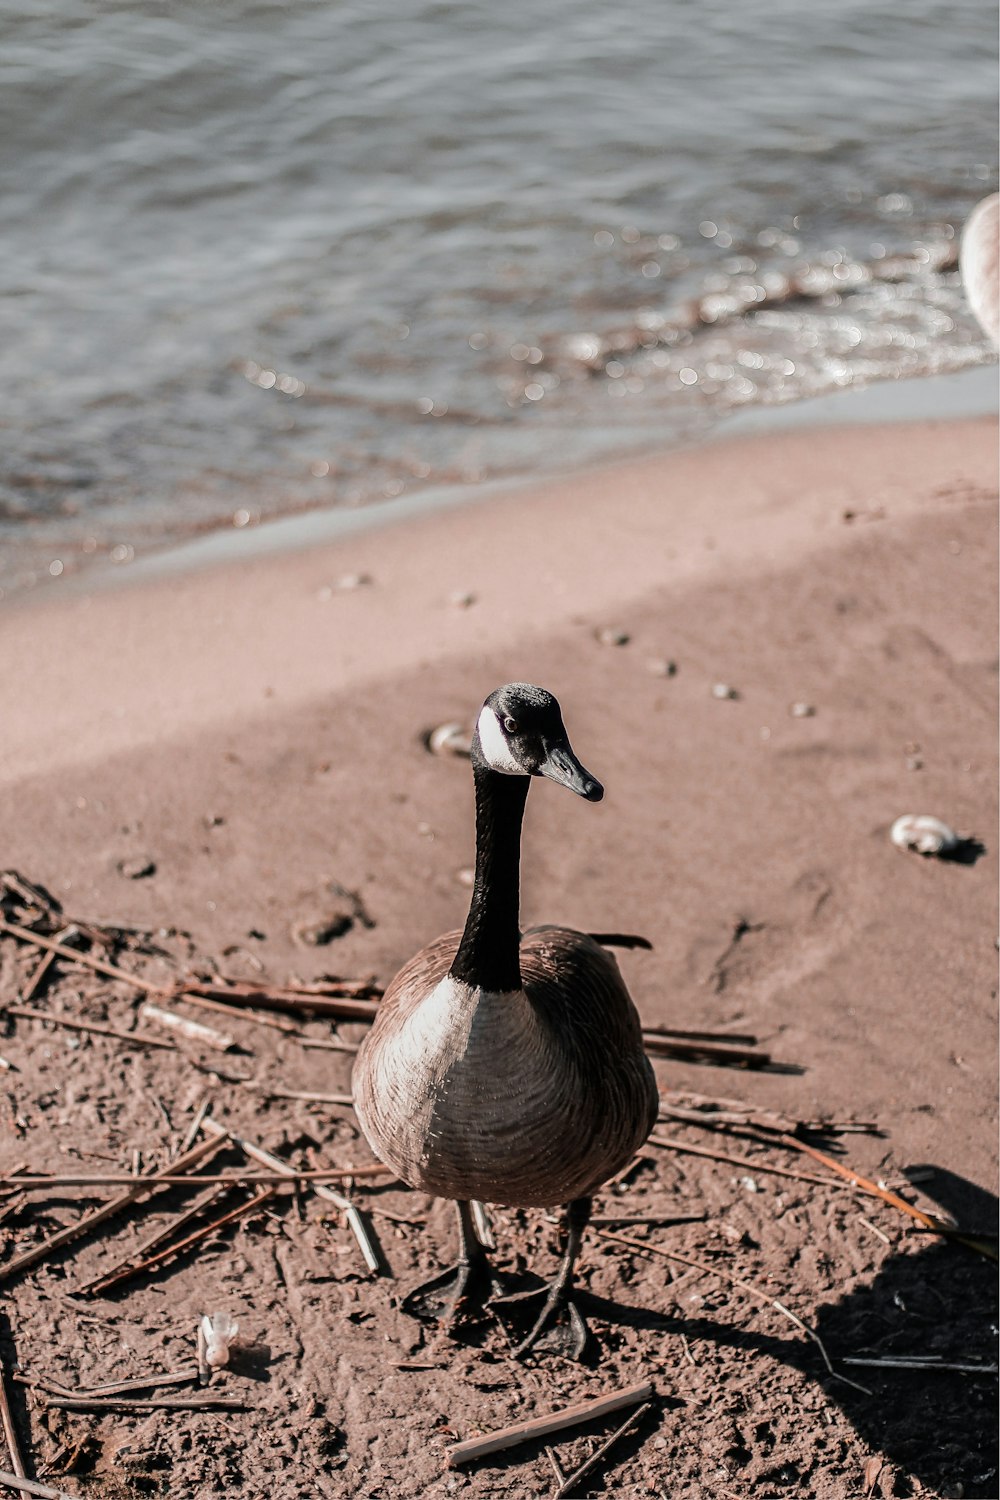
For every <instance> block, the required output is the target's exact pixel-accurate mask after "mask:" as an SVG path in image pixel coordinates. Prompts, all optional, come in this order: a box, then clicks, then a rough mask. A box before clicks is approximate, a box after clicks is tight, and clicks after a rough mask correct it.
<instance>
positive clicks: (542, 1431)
mask: <svg viewBox="0 0 1000 1500" xmlns="http://www.w3.org/2000/svg"><path fill="white" fill-rule="evenodd" d="M654 1394H655V1392H654V1389H653V1383H652V1381H650V1380H643V1381H640V1383H639V1384H638V1385H630V1386H628V1387H627V1388H626V1389H625V1390H622V1391H616V1392H615V1393H614V1395H612V1396H598V1397H597V1398H596V1399H595V1400H593V1401H580V1402H578V1403H577V1405H576V1406H566V1407H563V1409H562V1411H557V1412H552V1413H551V1414H550V1415H549V1416H547V1417H533V1418H531V1420H530V1421H527V1422H515V1423H514V1424H513V1425H512V1426H510V1427H501V1428H500V1429H499V1431H497V1432H492V1433H490V1434H489V1435H488V1436H487V1437H478V1438H470V1439H469V1440H468V1441H467V1442H464V1443H452V1444H451V1445H450V1447H448V1448H446V1449H445V1453H446V1455H447V1459H448V1464H449V1466H450V1467H452V1468H454V1467H455V1466H456V1465H457V1464H467V1463H470V1462H471V1461H472V1460H473V1459H476V1458H485V1456H486V1455H487V1454H488V1453H499V1452H500V1451H501V1450H502V1449H504V1448H514V1447H516V1446H517V1444H518V1443H530V1442H531V1441H532V1440H533V1439H535V1438H540V1437H545V1436H547V1434H548V1433H550V1432H562V1431H563V1429H564V1428H566V1427H576V1426H578V1425H579V1424H580V1423H581V1422H590V1421H592V1420H593V1419H594V1418H595V1417H604V1416H607V1415H608V1413H609V1412H613V1411H620V1410H621V1408H622V1407H623V1406H635V1405H637V1404H638V1403H639V1402H641V1401H648V1400H649V1398H650V1396H652V1395H654Z"/></svg>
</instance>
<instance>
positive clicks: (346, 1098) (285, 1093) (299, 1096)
mask: <svg viewBox="0 0 1000 1500" xmlns="http://www.w3.org/2000/svg"><path fill="white" fill-rule="evenodd" d="M246 1087H247V1088H248V1089H249V1090H250V1092H251V1094H257V1095H259V1097H260V1098H262V1099H294V1100H297V1101H298V1102H299V1103H300V1104H339V1105H341V1106H342V1107H344V1108H348V1109H353V1108H354V1096H353V1094H312V1093H309V1092H304V1091H303V1090H301V1089H272V1088H270V1087H269V1086H268V1085H267V1084H266V1083H248V1084H247V1085H246Z"/></svg>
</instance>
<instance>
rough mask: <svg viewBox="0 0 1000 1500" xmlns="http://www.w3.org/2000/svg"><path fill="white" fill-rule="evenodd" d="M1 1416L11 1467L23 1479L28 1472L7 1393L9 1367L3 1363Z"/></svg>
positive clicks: (0, 1375) (0, 1387)
mask: <svg viewBox="0 0 1000 1500" xmlns="http://www.w3.org/2000/svg"><path fill="white" fill-rule="evenodd" d="M0 1416H2V1418H3V1435H4V1438H5V1439H6V1442H7V1451H8V1452H9V1454H10V1466H11V1468H12V1469H13V1470H14V1473H15V1474H17V1475H18V1477H19V1478H21V1479H23V1478H24V1476H25V1474H26V1473H27V1470H26V1469H25V1467H24V1459H23V1458H22V1457H21V1448H20V1445H19V1443H18V1441H17V1429H16V1428H15V1426H14V1414H13V1412H12V1411H11V1409H10V1397H9V1395H8V1393H7V1366H6V1365H5V1364H3V1363H0Z"/></svg>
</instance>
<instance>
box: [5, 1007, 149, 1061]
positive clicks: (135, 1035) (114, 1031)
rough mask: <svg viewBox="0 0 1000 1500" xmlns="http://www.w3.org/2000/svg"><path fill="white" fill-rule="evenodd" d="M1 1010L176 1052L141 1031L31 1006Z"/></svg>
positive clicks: (34, 1019) (120, 1040) (133, 1043)
mask: <svg viewBox="0 0 1000 1500" xmlns="http://www.w3.org/2000/svg"><path fill="white" fill-rule="evenodd" d="M2 1009H3V1010H4V1011H5V1012H6V1013H7V1015H9V1016H24V1017H25V1018H26V1019H27V1020H29V1021H50V1022H51V1023H52V1025H53V1026H65V1027H67V1028H68V1029H69V1030H70V1031H89V1032H93V1034H94V1035H95V1036H113V1037H114V1038H115V1039H116V1040H117V1041H119V1042H131V1044H132V1046H133V1047H162V1048H164V1049H165V1050H166V1051H168V1052H176V1050H177V1049H176V1047H175V1046H174V1044H173V1042H165V1041H164V1040H163V1039H162V1037H158V1036H145V1035H144V1034H143V1033H142V1032H141V1031H124V1030H122V1028H121V1027H119V1026H103V1025H101V1024H100V1023H99V1022H98V1021H81V1020H80V1018H79V1017H78V1016H66V1015H62V1014H56V1012H55V1011H49V1010H36V1009H35V1008H34V1006H31V1005H5V1006H3V1007H2Z"/></svg>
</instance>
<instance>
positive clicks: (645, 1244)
mask: <svg viewBox="0 0 1000 1500" xmlns="http://www.w3.org/2000/svg"><path fill="white" fill-rule="evenodd" d="M595 1233H597V1234H598V1235H599V1236H600V1237H601V1239H605V1240H614V1241H616V1242H617V1243H618V1244H619V1245H627V1246H628V1247H629V1249H631V1250H638V1251H639V1252H640V1254H644V1255H660V1256H662V1257H663V1259H664V1260H675V1261H677V1262H678V1264H679V1265H682V1266H691V1267H692V1268H693V1269H694V1270H696V1271H704V1272H706V1273H707V1274H708V1275H709V1276H718V1277H719V1279H720V1281H728V1282H729V1284H730V1286H735V1287H739V1288H740V1290H741V1291H744V1292H749V1293H750V1295H751V1296H752V1297H757V1298H759V1299H760V1301H761V1302H766V1303H767V1304H768V1306H769V1307H773V1308H774V1310H775V1311H776V1312H779V1313H781V1314H782V1316H783V1317H786V1318H787V1319H788V1320H789V1322H791V1323H794V1324H795V1326H796V1328H801V1330H802V1332H803V1333H804V1334H806V1335H807V1337H809V1338H811V1339H812V1341H813V1343H814V1344H815V1345H816V1347H817V1349H818V1350H819V1352H820V1354H821V1355H822V1356H823V1363H824V1364H825V1365H826V1368H827V1370H828V1372H829V1373H830V1374H831V1375H832V1376H833V1378H834V1379H835V1380H842V1381H843V1382H844V1384H845V1385H852V1386H853V1387H854V1389H855V1390H856V1391H862V1392H863V1393H864V1394H865V1395H866V1396H870V1395H871V1394H872V1393H871V1391H870V1390H868V1388H867V1387H866V1386H863V1385H858V1383H857V1381H855V1380H848V1378H847V1376H846V1375H838V1373H837V1371H836V1370H835V1369H834V1368H833V1365H832V1364H831V1362H830V1356H829V1355H828V1354H827V1352H826V1345H825V1344H824V1343H823V1340H822V1339H821V1338H820V1336H819V1334H818V1333H816V1332H815V1331H814V1330H813V1329H812V1328H810V1327H809V1324H808V1323H805V1322H803V1320H802V1319H801V1318H800V1317H799V1316H798V1314H797V1313H793V1312H792V1311H791V1310H790V1309H789V1308H787V1307H786V1306H785V1304H784V1303H783V1302H779V1301H778V1299H777V1297H772V1296H770V1295H769V1293H767V1292H764V1291H761V1289H760V1287H759V1286H754V1284H753V1282H752V1281H744V1280H743V1278H742V1276H734V1275H733V1274H732V1272H731V1271H723V1270H720V1268H719V1267H718V1266H712V1265H709V1264H708V1262H707V1261H703V1260H694V1259H693V1258H692V1257H691V1256H690V1255H679V1254H678V1253H677V1251H675V1250H664V1249H663V1248H662V1246H660V1245H653V1244H651V1243H650V1242H649V1241H647V1240H633V1239H630V1238H629V1237H628V1236H627V1235H624V1234H615V1233H614V1232H613V1231H612V1230H610V1229H598V1230H596V1231H595Z"/></svg>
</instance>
